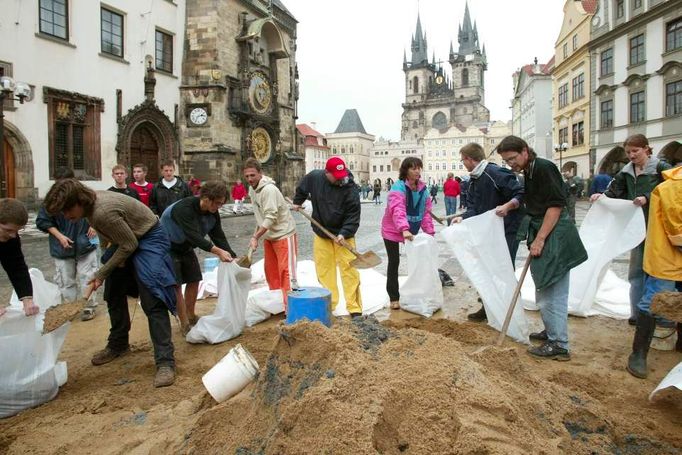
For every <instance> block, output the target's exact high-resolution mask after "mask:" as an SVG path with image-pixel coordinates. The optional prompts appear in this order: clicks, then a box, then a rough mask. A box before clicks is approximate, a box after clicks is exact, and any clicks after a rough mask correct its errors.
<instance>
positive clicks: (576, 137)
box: [572, 122, 585, 146]
mask: <svg viewBox="0 0 682 455" xmlns="http://www.w3.org/2000/svg"><path fill="white" fill-rule="evenodd" d="M572 139H573V145H574V146H576V145H582V144H584V143H585V124H584V122H578V123H575V124H574V125H573V138H572Z"/></svg>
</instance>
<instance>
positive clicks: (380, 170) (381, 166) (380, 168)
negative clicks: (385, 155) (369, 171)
mask: <svg viewBox="0 0 682 455" xmlns="http://www.w3.org/2000/svg"><path fill="white" fill-rule="evenodd" d="M379 172H384V165H383V164H381V165H379Z"/></svg>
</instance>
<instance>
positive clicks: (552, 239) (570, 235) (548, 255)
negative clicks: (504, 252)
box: [517, 208, 587, 290]
mask: <svg viewBox="0 0 682 455" xmlns="http://www.w3.org/2000/svg"><path fill="white" fill-rule="evenodd" d="M543 219H544V217H537V216H535V217H531V216H530V215H526V216H525V217H524V219H523V220H522V221H521V226H520V227H519V231H518V236H517V238H518V240H524V239H525V240H526V245H528V248H529V249H530V245H531V244H532V243H533V240H535V236H536V235H537V234H538V231H539V230H540V227H541V226H542V220H543ZM586 260H587V251H585V247H584V246H583V242H582V241H581V240H580V235H579V234H578V229H577V228H576V227H575V224H573V222H572V221H571V219H570V218H569V217H568V212H567V211H566V209H565V208H564V209H563V210H562V211H561V215H560V216H559V220H558V221H557V223H556V226H554V229H552V232H550V234H549V236H548V237H547V239H546V240H545V246H544V247H543V248H542V254H541V255H540V257H537V258H535V257H534V258H533V260H532V261H531V263H530V273H531V275H532V276H533V281H534V282H535V289H537V290H541V289H544V288H546V287H548V286H551V285H553V284H554V283H556V282H557V281H559V280H560V279H561V278H563V277H564V275H566V274H567V273H568V272H570V270H571V269H572V268H573V267H575V266H577V265H579V264H582V263H583V262H585V261H586Z"/></svg>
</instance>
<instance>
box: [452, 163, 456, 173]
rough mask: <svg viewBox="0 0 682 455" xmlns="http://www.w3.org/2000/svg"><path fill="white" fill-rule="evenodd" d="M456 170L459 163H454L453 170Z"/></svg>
mask: <svg viewBox="0 0 682 455" xmlns="http://www.w3.org/2000/svg"><path fill="white" fill-rule="evenodd" d="M455 169H457V163H455V162H453V163H452V170H453V171H454V170H455Z"/></svg>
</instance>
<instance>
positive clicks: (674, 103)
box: [665, 80, 682, 116]
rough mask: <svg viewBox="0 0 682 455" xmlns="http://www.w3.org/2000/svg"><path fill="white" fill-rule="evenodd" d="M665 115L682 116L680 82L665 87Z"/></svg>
mask: <svg viewBox="0 0 682 455" xmlns="http://www.w3.org/2000/svg"><path fill="white" fill-rule="evenodd" d="M665 114H666V115H668V116H671V115H679V114H682V80H680V81H677V82H671V83H670V84H666V85H665Z"/></svg>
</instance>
